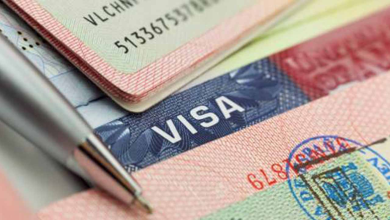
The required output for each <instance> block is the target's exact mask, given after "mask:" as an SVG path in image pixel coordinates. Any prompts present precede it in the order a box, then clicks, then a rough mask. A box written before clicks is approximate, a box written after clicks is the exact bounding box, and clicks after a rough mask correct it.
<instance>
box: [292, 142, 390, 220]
mask: <svg viewBox="0 0 390 220" xmlns="http://www.w3.org/2000/svg"><path fill="white" fill-rule="evenodd" d="M355 152H356V153H357V154H360V155H362V156H363V157H362V159H360V160H362V161H363V162H364V160H366V161H367V162H369V163H370V164H371V165H373V166H374V167H376V168H377V170H378V171H379V172H381V171H385V170H386V169H385V168H383V166H384V165H386V166H387V165H389V163H388V161H386V159H385V158H383V157H382V156H381V155H379V154H378V153H377V152H375V151H374V150H373V149H371V148H369V147H367V146H365V145H363V144H361V143H359V142H357V141H354V140H350V139H346V138H342V137H338V136H318V137H313V138H310V139H307V140H305V141H303V142H301V143H300V144H298V145H297V146H296V147H294V149H293V150H292V152H291V153H290V154H289V157H288V164H287V166H286V172H287V176H288V186H289V189H290V191H291V193H292V195H293V197H294V199H295V200H296V202H297V203H298V205H299V207H300V208H301V209H302V210H303V211H304V212H305V214H306V215H307V216H308V217H309V218H310V219H313V220H322V219H326V220H327V219H340V217H341V218H342V219H344V218H345V219H349V218H350V217H351V216H354V215H361V214H362V213H363V212H364V213H371V214H372V215H375V211H374V210H373V207H375V205H376V204H379V203H383V202H384V198H383V197H381V196H380V195H379V194H378V193H377V192H376V191H375V189H374V186H373V185H372V184H371V182H370V181H369V179H368V178H366V177H365V176H364V175H363V174H361V173H360V172H359V171H360V170H359V166H360V165H359V163H354V161H355V159H351V160H350V161H351V162H349V160H348V161H347V163H340V164H338V163H335V161H336V160H337V158H340V157H341V156H344V155H350V156H351V158H356V155H355ZM351 153H354V154H353V155H351ZM359 158H360V157H359ZM325 162H330V163H327V166H321V165H323V164H324V163H325ZM329 164H331V165H329ZM328 165H329V166H328ZM387 167H390V166H387Z"/></svg>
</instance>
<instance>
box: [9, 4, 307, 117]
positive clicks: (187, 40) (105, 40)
mask: <svg viewBox="0 0 390 220" xmlns="http://www.w3.org/2000/svg"><path fill="white" fill-rule="evenodd" d="M305 1H306V0H273V1H268V0H241V1H236V0H169V1H167V0H166V1H160V0H85V1H77V0H72V1H69V0H56V1H49V0H6V1H5V3H6V4H7V5H8V6H10V7H11V8H12V9H14V10H15V11H16V12H17V13H18V14H19V15H20V16H21V17H22V18H24V20H26V21H27V22H28V23H29V24H30V25H31V26H32V27H33V28H34V29H35V30H37V31H38V32H39V33H40V34H41V35H42V36H43V37H44V38H45V39H46V40H47V41H49V42H50V43H51V44H52V45H54V47H55V48H56V49H57V50H59V51H60V52H61V53H62V54H63V55H64V56H65V57H66V58H67V59H68V60H70V61H71V62H72V63H73V64H74V65H75V66H76V67H78V68H79V69H80V70H81V71H82V72H83V73H84V74H85V75H86V76H87V77H88V78H89V79H91V80H92V81H93V82H95V83H96V84H97V85H98V86H99V87H100V88H101V89H103V90H104V91H105V92H106V93H107V94H108V95H110V96H111V97H112V98H113V99H114V100H115V101H116V102H117V103H119V104H120V105H121V106H122V107H124V108H125V109H127V110H129V111H133V112H140V111H144V110H145V109H147V108H149V107H151V106H153V105H154V104H156V103H157V102H159V101H161V100H162V99H163V98H165V97H167V96H168V95H170V94H171V93H173V92H174V91H176V90H177V89H179V88H180V87H182V86H184V85H185V84H186V83H188V82H189V81H191V80H193V79H194V78H195V77H197V76H199V75H200V74H201V73H203V72H204V71H205V70H207V69H208V68H210V67H211V66H213V65H214V64H216V63H217V62H219V61H221V60H222V59H223V58H225V57H226V56H228V55H229V54H230V53H232V52H233V51H235V50H237V49H238V48H240V47H241V46H243V45H244V44H245V43H247V42H248V41H249V40H251V39H252V38H253V37H255V36H257V34H258V33H261V32H263V31H264V30H266V29H267V28H269V27H270V26H271V25H272V24H274V23H275V22H277V21H279V20H281V19H282V18H283V17H284V16H286V15H287V14H288V13H289V12H290V11H291V10H293V9H294V8H295V7H296V6H299V5H300V4H302V3H304V2H305Z"/></svg>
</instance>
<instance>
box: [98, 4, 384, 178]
mask: <svg viewBox="0 0 390 220" xmlns="http://www.w3.org/2000/svg"><path fill="white" fill-rule="evenodd" d="M389 15H390V9H386V10H384V11H381V12H379V13H377V14H374V15H372V16H370V17H367V18H365V19H362V20H360V21H358V22H355V23H353V24H350V25H347V26H345V27H342V28H339V29H336V30H334V31H331V32H329V33H327V34H324V35H322V36H319V37H317V38H314V39H311V40H309V41H307V42H304V43H302V44H299V45H296V46H294V47H291V48H289V49H287V50H284V51H281V52H279V53H277V54H274V55H272V56H270V57H268V58H264V59H261V60H259V61H256V62H253V63H251V64H249V65H247V66H244V67H241V68H239V69H237V70H234V71H232V72H229V73H227V74H225V75H222V76H219V77H217V78H214V79H212V80H209V81H207V82H205V83H203V84H200V85H197V86H195V87H192V88H190V89H188V90H185V91H183V92H181V93H178V94H175V95H173V96H171V97H169V98H168V99H166V100H164V101H163V102H162V103H160V104H159V105H158V106H156V107H153V108H152V109H150V110H148V111H146V112H144V113H142V114H128V115H126V116H124V117H122V118H120V119H117V120H114V121H113V122H110V123H107V124H104V125H102V126H100V127H98V128H96V129H95V132H96V133H97V134H98V135H99V136H100V137H101V138H102V139H103V141H104V142H105V143H106V144H107V145H108V146H109V147H110V149H111V151H112V152H113V154H114V155H115V156H116V158H118V159H119V161H120V162H121V163H122V164H123V165H125V167H126V169H127V170H128V171H129V172H134V171H137V170H139V169H142V168H145V167H147V166H149V165H152V164H154V163H157V162H159V161H162V160H165V159H168V158H171V157H173V156H175V155H178V154H180V153H183V152H185V151H188V150H192V149H194V148H196V147H198V146H201V145H203V144H205V143H208V142H210V141H213V140H216V139H219V138H221V137H224V136H226V135H229V134H232V133H235V132H237V131H240V130H243V129H245V128H247V127H250V126H252V125H254V124H257V123H260V122H263V121H265V120H267V119H270V118H272V117H275V116H277V115H279V114H282V113H284V112H287V111H289V110H292V109H294V108H297V107H299V106H302V105H304V104H307V103H309V102H310V101H313V100H316V99H319V98H321V97H325V96H327V95H329V94H334V93H337V92H339V91H341V90H343V89H345V88H347V87H349V86H351V85H353V84H356V83H358V82H361V81H365V80H366V79H369V78H371V77H375V76H377V75H380V74H384V73H386V71H387V70H389V68H390V66H389V65H388V64H389V62H388V61H387V57H388V56H389V52H388V50H386V45H388V40H389V38H388V36H387V33H388V31H389V29H388V26H387V24H386V22H387V21H388V18H389V17H388V16H389ZM346 42H347V43H346Z"/></svg>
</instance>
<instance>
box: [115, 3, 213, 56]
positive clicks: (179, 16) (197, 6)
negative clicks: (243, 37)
mask: <svg viewBox="0 0 390 220" xmlns="http://www.w3.org/2000/svg"><path fill="white" fill-rule="evenodd" d="M220 1H221V0H191V1H189V2H188V3H185V4H183V5H182V6H180V7H177V8H175V9H173V10H172V11H171V12H168V13H166V14H165V15H164V16H161V17H159V18H157V19H156V20H155V21H154V22H151V23H150V24H149V25H148V26H144V27H141V28H140V29H138V31H134V32H132V33H131V34H130V35H128V36H125V37H124V38H123V40H118V41H116V42H115V43H114V45H115V46H116V47H117V48H118V49H120V50H121V51H123V53H124V54H127V53H128V52H129V51H130V49H129V48H131V47H132V48H138V47H140V46H141V45H144V44H146V43H147V42H148V41H152V40H153V39H155V38H156V37H158V36H159V35H162V34H164V33H166V32H168V31H170V30H171V29H172V28H174V27H176V26H179V25H180V24H183V23H185V22H187V21H188V20H189V19H191V18H192V17H194V16H196V14H199V13H203V12H204V11H205V10H206V9H208V8H210V7H212V6H214V5H216V4H217V3H219V2H220Z"/></svg>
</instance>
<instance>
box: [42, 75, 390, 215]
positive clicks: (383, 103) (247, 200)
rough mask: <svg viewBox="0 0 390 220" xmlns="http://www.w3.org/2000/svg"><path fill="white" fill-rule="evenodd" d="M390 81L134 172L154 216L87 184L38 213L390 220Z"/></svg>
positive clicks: (372, 82) (385, 78)
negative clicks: (80, 191)
mask: <svg viewBox="0 0 390 220" xmlns="http://www.w3.org/2000/svg"><path fill="white" fill-rule="evenodd" d="M389 83H390V75H389V74H384V75H381V76H377V77H374V78H371V79H369V80H367V81H364V82H361V83H358V84H355V85H353V86H351V87H349V88H346V89H344V90H343V91H340V92H339V93H337V94H335V95H329V96H326V97H324V98H321V99H318V100H316V101H313V102H311V103H309V104H306V105H303V106H301V107H298V108H296V109H294V110H291V111H288V112H286V113H284V114H281V115H278V116H276V117H273V118H271V119H269V120H266V121H264V122H262V123H258V124H256V125H253V126H251V127H249V128H246V129H244V130H241V131H239V132H236V133H234V134H232V135H229V136H226V137H223V138H220V139H218V140H215V141H213V142H210V143H207V144H205V145H203V146H202V147H199V148H196V149H194V150H191V151H187V152H185V153H182V154H180V155H178V156H176V157H173V158H171V159H169V160H165V161H162V162H160V163H157V164H154V165H152V166H149V167H147V168H145V169H143V170H141V171H139V172H136V173H134V174H133V176H134V177H135V178H136V179H137V181H138V182H139V183H140V185H141V186H142V187H143V190H144V191H143V195H144V197H145V198H146V199H147V200H148V201H149V202H150V204H151V205H152V206H153V208H154V213H153V214H147V213H145V212H144V211H143V210H140V209H139V208H137V207H131V208H129V207H128V206H126V205H121V204H120V203H119V202H116V201H115V200H114V199H112V198H110V197H109V196H107V195H106V194H104V193H102V192H99V191H98V190H89V191H86V192H82V193H79V194H77V195H74V196H72V197H69V198H67V199H64V200H62V201H59V202H58V203H55V204H53V205H51V206H49V207H47V208H46V209H43V210H42V211H41V212H40V213H39V217H40V218H41V219H43V220H46V219H52V218H55V219H59V220H61V219H75V220H78V219H80V220H81V219H83V220H85V219H105V218H112V219H119V220H122V219H180V220H182V219H275V220H279V219H281V220H282V219H291V218H293V219H303V220H305V219H316V220H317V219H318V220H329V219H358V220H363V219H364V220H365V219H388V217H389V214H390V212H389V210H390V182H389V180H390V163H389V161H390V144H389V143H390V142H389V138H384V137H388V136H389V134H390V121H389V120H387V119H388V118H389V117H390V111H389V108H390V101H389V100H390V87H389V86H388V85H389ZM77 207H78V208H77ZM80 207H82V208H80Z"/></svg>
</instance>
